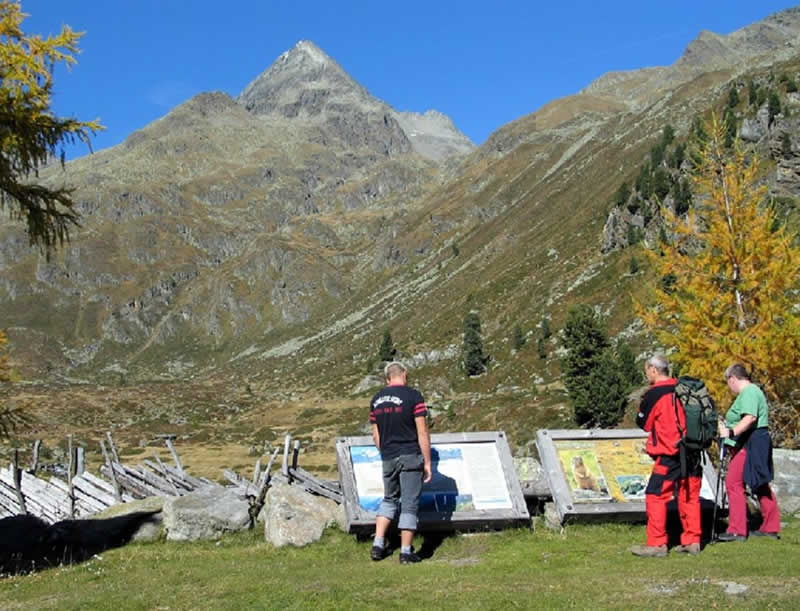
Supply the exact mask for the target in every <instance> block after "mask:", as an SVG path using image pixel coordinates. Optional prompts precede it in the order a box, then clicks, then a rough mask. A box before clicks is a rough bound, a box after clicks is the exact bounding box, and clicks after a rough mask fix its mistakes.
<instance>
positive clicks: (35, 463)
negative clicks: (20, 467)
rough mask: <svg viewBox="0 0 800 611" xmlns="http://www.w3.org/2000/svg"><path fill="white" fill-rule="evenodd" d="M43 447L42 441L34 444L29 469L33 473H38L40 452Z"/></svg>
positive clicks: (39, 440) (38, 440)
mask: <svg viewBox="0 0 800 611" xmlns="http://www.w3.org/2000/svg"><path fill="white" fill-rule="evenodd" d="M41 447H42V440H41V439H37V440H36V441H34V442H33V452H31V468H30V469H29V470H30V472H31V473H36V469H38V468H39V450H40V449H41Z"/></svg>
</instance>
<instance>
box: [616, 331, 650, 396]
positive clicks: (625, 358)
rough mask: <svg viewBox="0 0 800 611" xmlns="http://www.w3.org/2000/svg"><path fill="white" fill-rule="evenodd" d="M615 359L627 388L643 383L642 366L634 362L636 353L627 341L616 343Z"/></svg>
mask: <svg viewBox="0 0 800 611" xmlns="http://www.w3.org/2000/svg"><path fill="white" fill-rule="evenodd" d="M617 361H618V363H619V370H620V373H621V374H622V378H623V379H624V380H625V382H626V383H627V385H628V389H627V390H630V389H633V388H636V387H638V386H641V385H642V384H643V383H644V378H643V376H642V368H641V367H639V366H638V365H637V364H636V355H634V354H633V350H632V349H631V347H630V345H629V344H628V343H627V342H624V341H620V342H618V343H617Z"/></svg>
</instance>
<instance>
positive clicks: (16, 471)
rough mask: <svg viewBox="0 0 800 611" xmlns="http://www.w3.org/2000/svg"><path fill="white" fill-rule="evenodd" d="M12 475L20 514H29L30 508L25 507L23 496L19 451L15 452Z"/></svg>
mask: <svg viewBox="0 0 800 611" xmlns="http://www.w3.org/2000/svg"><path fill="white" fill-rule="evenodd" d="M11 475H12V477H13V480H14V490H16V492H17V503H18V504H19V512H20V513H21V514H22V515H25V514H27V513H28V508H27V506H26V505H25V497H24V496H23V495H22V471H21V470H20V468H19V452H18V451H17V450H14V462H13V463H12V464H11Z"/></svg>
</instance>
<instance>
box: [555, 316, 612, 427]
mask: <svg viewBox="0 0 800 611" xmlns="http://www.w3.org/2000/svg"><path fill="white" fill-rule="evenodd" d="M564 347H565V348H566V350H567V352H566V354H565V355H564V357H563V358H562V360H561V370H562V372H563V374H564V385H565V386H566V388H567V394H568V395H569V398H570V403H571V404H572V409H573V411H574V414H575V422H576V423H577V424H578V425H579V426H584V425H588V426H592V425H594V424H596V422H597V417H596V416H595V411H596V410H602V409H604V406H602V405H600V404H599V403H597V402H596V401H595V400H594V391H595V390H599V389H594V388H592V387H591V386H590V383H591V382H592V381H593V380H594V379H595V378H592V377H591V374H592V372H593V371H594V370H595V369H597V368H598V367H600V363H601V359H602V356H603V353H604V352H605V351H606V350H607V349H608V347H609V341H608V335H607V334H606V330H605V327H604V326H603V323H602V321H601V319H600V318H599V317H598V316H597V315H596V314H595V311H594V309H593V308H592V307H591V306H588V305H586V304H579V305H576V306H572V307H570V309H569V311H568V312H567V321H566V324H565V325H564Z"/></svg>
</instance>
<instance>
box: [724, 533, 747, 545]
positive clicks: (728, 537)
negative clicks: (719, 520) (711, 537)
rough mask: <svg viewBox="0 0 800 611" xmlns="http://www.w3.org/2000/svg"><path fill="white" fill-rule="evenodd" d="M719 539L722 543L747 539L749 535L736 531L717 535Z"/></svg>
mask: <svg viewBox="0 0 800 611" xmlns="http://www.w3.org/2000/svg"><path fill="white" fill-rule="evenodd" d="M717 541H720V542H722V543H728V542H730V541H747V537H745V536H744V535H737V534H735V533H722V534H721V535H719V536H718V537H717Z"/></svg>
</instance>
